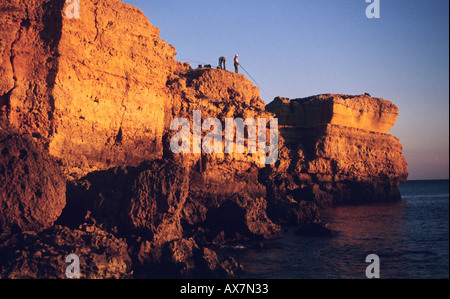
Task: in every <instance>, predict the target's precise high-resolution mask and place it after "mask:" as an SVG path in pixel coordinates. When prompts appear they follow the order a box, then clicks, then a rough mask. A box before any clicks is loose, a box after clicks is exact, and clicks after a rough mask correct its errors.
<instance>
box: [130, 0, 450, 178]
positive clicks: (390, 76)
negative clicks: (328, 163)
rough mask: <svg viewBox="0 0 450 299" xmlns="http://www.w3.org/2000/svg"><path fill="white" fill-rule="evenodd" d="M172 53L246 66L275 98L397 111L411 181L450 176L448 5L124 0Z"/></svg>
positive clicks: (434, 0)
mask: <svg viewBox="0 0 450 299" xmlns="http://www.w3.org/2000/svg"><path fill="white" fill-rule="evenodd" d="M125 2H126V3H129V4H132V5H134V6H136V7H138V8H140V9H141V10H142V11H143V12H144V13H145V15H146V16H147V17H148V18H149V19H150V22H151V23H152V24H153V25H155V26H156V27H158V28H160V29H161V38H162V39H164V40H165V41H166V42H168V43H169V44H172V45H174V46H175V48H176V49H177V52H178V55H177V57H176V59H177V60H178V61H182V62H186V61H188V62H190V63H191V65H192V66H194V67H195V66H196V65H197V64H200V63H203V64H212V65H217V64H218V62H217V59H218V57H219V56H221V55H225V56H227V57H228V63H227V64H228V68H230V69H231V68H232V58H233V56H234V54H236V53H238V54H239V57H240V62H241V63H242V65H243V67H244V68H245V69H246V70H247V71H248V72H249V73H250V74H251V76H252V77H253V78H254V79H255V80H256V81H257V83H258V84H259V85H260V86H261V87H262V88H263V90H264V92H263V91H261V97H262V98H263V99H264V100H265V101H266V103H269V102H270V101H272V100H273V98H274V97H275V96H283V97H288V98H299V97H306V96H310V95H316V94H321V93H343V94H361V93H365V92H368V93H370V94H371V95H372V96H375V97H381V98H384V99H386V100H390V101H392V102H394V103H395V104H396V105H397V106H399V108H400V117H399V120H398V122H397V124H396V126H395V127H394V129H393V130H392V131H391V132H390V133H391V134H392V135H394V136H396V137H398V138H399V139H400V142H401V143H402V144H403V146H404V154H405V156H406V159H407V160H408V163H409V170H410V179H442V178H444V179H448V177H449V1H448V0H427V1H426V0H408V1H406V0H380V3H381V18H380V19H368V18H367V17H366V14H365V11H366V7H367V6H368V5H369V4H367V3H366V2H365V0H278V1H275V0H270V1H269V0H240V1H237V0H226V1H217V0H189V1H186V0H164V1H148V0H147V1H144V0H125Z"/></svg>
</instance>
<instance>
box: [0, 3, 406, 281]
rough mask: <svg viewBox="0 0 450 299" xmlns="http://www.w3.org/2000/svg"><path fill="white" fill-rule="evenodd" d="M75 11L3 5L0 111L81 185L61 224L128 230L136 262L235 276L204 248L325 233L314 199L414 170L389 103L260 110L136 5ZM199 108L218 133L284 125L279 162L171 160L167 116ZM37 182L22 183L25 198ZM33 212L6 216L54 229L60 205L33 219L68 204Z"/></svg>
mask: <svg viewBox="0 0 450 299" xmlns="http://www.w3.org/2000/svg"><path fill="white" fill-rule="evenodd" d="M65 7H66V4H65V1H64V0H37V1H31V0H20V1H19V0H5V1H2V3H0V11H1V13H2V18H1V20H0V34H1V35H0V56H2V61H1V63H0V114H1V115H4V116H6V117H7V119H8V121H9V122H10V123H12V124H15V125H16V126H17V127H18V128H19V129H20V130H21V131H22V132H28V133H29V134H30V135H32V136H33V137H34V138H35V140H36V141H37V142H39V143H40V144H42V145H44V146H45V149H46V151H48V152H49V153H50V154H51V155H53V156H54V157H57V158H58V159H59V162H60V163H61V164H62V166H63V169H64V171H65V174H66V175H67V177H68V178H69V179H71V181H69V182H68V189H67V195H68V198H67V199H68V204H67V206H66V208H65V210H64V213H63V215H62V216H61V217H60V218H59V220H58V223H59V224H63V225H66V226H68V227H70V228H71V229H73V230H75V229H76V228H77V227H78V226H79V225H80V224H82V223H85V222H89V221H90V222H93V223H98V224H99V225H102V226H104V227H105V229H107V230H108V231H109V230H111V231H114V232H115V234H116V235H120V236H125V237H126V238H127V242H128V244H130V248H129V250H130V254H131V255H132V256H131V257H132V259H133V262H134V263H135V265H134V266H137V265H139V266H149V265H151V266H155V265H160V266H161V265H168V268H169V269H172V270H173V271H174V272H175V273H177V274H180V275H188V276H189V275H195V273H199V272H197V270H200V269H201V271H200V272H203V273H205V271H206V273H211V272H214V271H218V272H222V273H229V274H231V273H232V272H234V271H238V270H239V268H240V267H239V266H238V265H236V263H234V262H233V260H227V261H225V262H222V263H219V261H218V259H217V256H216V255H215V253H214V252H213V251H211V250H210V249H208V246H209V245H214V244H223V243H225V242H227V241H228V240H230V239H231V240H247V239H250V240H255V239H256V240H260V239H268V238H274V237H277V236H279V234H280V231H281V230H280V226H279V225H278V224H277V223H281V224H284V225H295V226H297V225H300V227H302V228H303V229H307V231H309V232H311V231H315V232H316V233H323V230H321V228H320V227H317V226H316V225H315V224H317V223H320V215H319V210H318V206H319V205H320V206H322V205H327V204H333V203H343V202H345V203H347V202H361V201H374V200H380V199H396V198H399V192H398V184H399V183H400V182H402V181H404V180H405V179H406V177H407V165H406V161H405V159H404V157H403V156H402V147H401V145H400V143H399V141H398V140H397V139H396V138H395V137H392V136H390V135H387V134H385V133H386V132H388V131H389V130H390V129H391V128H392V126H393V125H394V123H395V121H396V119H397V117H398V108H397V107H396V106H395V105H394V104H392V103H390V102H388V101H384V100H382V99H377V98H372V97H370V96H369V95H364V96H345V95H319V96H315V97H310V98H305V99H297V100H292V101H289V100H287V99H282V98H278V99H276V100H275V101H274V102H273V103H271V104H269V105H268V106H267V109H265V107H264V106H265V105H264V102H263V101H262V100H261V98H260V96H259V90H258V88H256V87H255V86H254V85H253V84H252V83H251V82H250V81H249V80H247V79H246V78H245V76H243V75H239V74H234V73H232V72H228V71H224V70H213V69H209V68H204V69H199V70H192V69H190V67H189V65H188V64H182V63H180V62H177V61H175V59H174V57H175V55H176V52H175V49H174V48H173V47H172V46H170V45H168V44H167V43H166V42H165V41H163V40H161V39H160V38H159V29H157V28H156V27H154V26H152V25H151V24H150V22H149V21H148V20H147V18H146V17H145V16H144V14H143V13H142V12H141V11H140V10H138V9H136V8H134V7H132V6H130V5H127V4H124V3H122V2H120V1H117V0H85V1H83V2H82V5H81V16H82V17H81V18H79V19H69V18H68V17H67V16H66V15H65V13H64V8H65ZM195 110H200V111H201V114H202V120H205V119H207V118H217V119H219V120H220V121H221V123H222V124H224V122H225V119H227V118H234V119H235V118H242V119H243V120H245V119H249V118H253V119H255V120H256V119H258V118H264V119H266V120H269V119H271V118H275V117H277V118H278V120H279V124H280V134H281V136H279V159H278V161H277V162H276V163H274V164H272V165H262V164H261V163H260V157H261V154H260V153H249V152H248V149H247V148H246V151H245V152H244V154H234V153H227V154H224V153H215V154H211V155H209V154H204V153H203V154H174V153H173V152H171V150H170V147H169V144H170V139H171V137H172V136H173V135H174V132H173V131H171V130H170V124H171V121H172V120H173V119H175V118H186V119H188V120H189V121H190V123H191V124H192V122H193V112H194V111H195ZM266 129H267V131H268V128H266ZM192 135H193V131H192V130H190V132H189V136H186V137H188V138H189V140H190V139H191V138H192ZM204 135H206V132H202V137H204ZM222 137H224V136H222ZM2 142H4V141H2ZM5 142H12V141H5ZM245 142H246V143H247V144H248V136H246V138H245ZM26 146H28V145H26ZM18 148H19V147H18ZM19 152H20V150H19ZM16 156H17V155H16ZM38 157H39V155H38ZM19 158H20V153H19ZM39 159H40V158H36V161H40V160H39ZM44 160H45V159H44ZM36 161H35V162H36ZM145 161H150V162H145ZM35 162H32V163H35ZM8 163H9V162H8ZM0 165H1V164H0ZM8 165H9V164H8ZM18 165H19V166H22V164H18ZM43 165H44V166H45V165H46V164H45V163H44V164H43ZM8 167H9V166H8ZM49 167H50V166H49ZM44 168H45V167H44ZM5 169H6V168H5ZM0 170H1V169H0ZM14 171H15V172H14V173H15V174H20V175H22V172H21V171H22V170H14ZM93 171H95V172H93ZM5 173H6V172H5ZM33 173H35V172H33ZM0 175H1V172H0ZM45 177H46V172H44V176H43V178H44V179H45ZM50 177H51V175H50ZM25 178H26V177H25ZM34 179H35V178H33V180H34ZM36 179H37V178H36ZM39 179H40V178H39ZM33 180H32V181H31V183H28V181H26V180H23V176H21V177H20V180H19V179H17V180H16V182H17V184H19V182H27V183H26V186H25V187H24V189H25V190H27V188H32V189H33V188H34V186H35V185H34V183H33V182H34V181H33ZM56 181H57V180H56ZM38 182H39V181H38ZM46 182H50V186H52V185H51V184H52V183H51V180H50V181H46ZM17 184H16V185H14V184H12V187H11V188H16V189H17V186H18V185H17ZM56 184H57V183H56ZM58 186H59V185H58ZM3 188H9V186H7V187H3ZM56 188H57V187H54V189H55V190H56ZM58 188H59V187H58ZM5 190H6V189H5ZM36 190H38V189H36ZM49 190H50V192H51V193H52V192H53V191H52V190H53V189H49ZM58 190H59V189H58ZM33 191H35V190H34V189H33ZM27 192H28V191H27ZM40 192H43V191H42V190H41V191H40ZM37 194H39V192H38V193H37ZM61 194H64V191H63V190H62V189H61ZM36 202H37V201H36ZM38 202H39V205H41V204H42V205H43V206H42V208H41V206H38V207H37V208H36V207H34V206H32V207H31V208H30V209H32V210H26V209H25V212H24V213H22V210H24V209H23V208H21V209H19V210H21V211H20V213H16V214H14V213H12V214H9V215H13V217H15V219H19V218H20V217H25V218H26V220H24V223H25V222H29V223H33V221H34V218H33V220H29V219H28V218H29V217H28V216H29V215H31V214H35V213H37V214H36V215H38V218H39V219H43V217H42V215H47V214H45V213H50V212H48V209H50V210H51V211H53V212H51V214H49V217H47V220H48V222H46V223H44V224H42V223H38V224H36V225H35V224H33V225H32V226H33V227H37V228H39V229H41V228H46V227H48V226H49V225H51V223H52V222H53V221H54V220H55V219H56V217H57V216H58V215H59V213H58V209H59V208H62V205H63V204H61V206H60V205H59V203H60V202H57V205H56V206H55V205H54V204H53V202H50V203H48V202H46V201H38ZM45 205H48V206H45ZM19 206H20V205H19ZM43 211H44V212H43ZM3 217H5V216H3ZM2 221H3V220H2ZM8 221H9V220H8ZM5 223H6V222H5ZM311 223H313V224H314V223H315V224H314V225H312V227H310V226H309V225H310V224H311ZM8 225H9V224H8ZM23 227H26V225H23ZM322 228H323V227H322ZM59 230H60V228H55V229H54V230H53V231H48V234H53V235H54V236H58V234H59V233H60V232H59ZM73 233H74V232H73V231H72V232H70V233H69V232H67V233H66V235H68V236H69V235H70V234H73ZM76 235H77V236H79V235H80V234H79V233H76ZM81 235H82V234H81ZM33 240H34V239H33ZM36 240H37V239H36ZM36 240H35V241H36ZM33 242H34V241H33ZM36 242H37V241H36ZM80 246H81V247H83V246H85V247H86V249H85V250H88V251H89V250H90V249H89V246H90V245H89V244H87V243H83V244H82V245H80ZM121 248H122V247H121ZM38 255H39V254H38ZM103 262H104V263H106V262H105V261H103ZM224 263H225V264H224ZM33 267H34V266H33ZM99 267H100V268H101V266H99ZM101 269H103V268H101ZM121 271H122V270H120V271H119V272H120V273H121V274H120V275H122V274H123V273H125V272H126V271H125V272H121ZM174 272H172V274H173V273H174ZM25 273H28V272H25ZM102 273H103V274H101V276H108V275H109V274H105V273H104V272H102Z"/></svg>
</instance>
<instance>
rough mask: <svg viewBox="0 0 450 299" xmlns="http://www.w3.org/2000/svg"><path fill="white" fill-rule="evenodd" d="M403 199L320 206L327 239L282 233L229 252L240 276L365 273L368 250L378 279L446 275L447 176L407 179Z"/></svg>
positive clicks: (358, 275) (346, 275)
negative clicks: (376, 261)
mask: <svg viewBox="0 0 450 299" xmlns="http://www.w3.org/2000/svg"><path fill="white" fill-rule="evenodd" d="M400 188H401V192H402V201H400V202H395V203H387V204H375V205H364V206H346V207H338V208H333V209H330V210H328V211H325V212H324V213H322V214H323V216H324V219H325V220H326V221H327V222H328V223H330V225H331V228H333V229H334V230H336V231H338V235H337V236H335V237H332V238H306V237H300V236H296V235H294V234H293V233H292V232H287V233H286V234H285V237H284V238H282V239H279V240H272V241H269V242H267V246H268V248H267V249H258V250H254V249H249V250H242V251H240V252H239V251H238V252H233V255H235V256H236V258H237V260H238V261H239V262H241V263H243V264H244V265H245V267H246V272H245V273H244V274H243V275H242V276H241V278H254V279H266V278H267V279H298V278H303V279H316V278H318V279H328V278H330V279H335V278H336V279H337V278H343V279H360V278H366V276H365V273H366V268H367V266H369V264H368V263H366V262H365V260H366V257H367V256H368V255H370V254H377V255H378V256H379V257H380V274H381V278H385V279H394V278H407V279H421V278H446V279H448V278H449V181H448V180H446V181H409V182H407V183H405V184H403V185H402V186H401V187H400Z"/></svg>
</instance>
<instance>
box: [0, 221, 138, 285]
mask: <svg viewBox="0 0 450 299" xmlns="http://www.w3.org/2000/svg"><path fill="white" fill-rule="evenodd" d="M71 254H76V255H78V257H79V260H80V278H82V279H123V278H131V277H132V275H133V273H132V271H131V259H130V257H129V255H128V253H127V244H126V242H125V241H124V240H121V239H117V238H116V237H114V236H113V235H111V234H109V233H106V232H105V231H103V230H102V229H100V228H98V227H96V226H94V225H83V226H81V227H80V228H79V229H75V230H70V229H68V228H67V227H62V226H54V227H52V228H51V229H49V230H46V231H43V232H42V233H39V234H36V233H23V234H20V235H16V236H14V237H13V238H9V239H6V240H2V242H1V245H0V277H1V278H3V279H6V278H7V279H66V278H67V276H66V269H67V267H68V266H69V265H70V263H66V257H67V256H69V255H71Z"/></svg>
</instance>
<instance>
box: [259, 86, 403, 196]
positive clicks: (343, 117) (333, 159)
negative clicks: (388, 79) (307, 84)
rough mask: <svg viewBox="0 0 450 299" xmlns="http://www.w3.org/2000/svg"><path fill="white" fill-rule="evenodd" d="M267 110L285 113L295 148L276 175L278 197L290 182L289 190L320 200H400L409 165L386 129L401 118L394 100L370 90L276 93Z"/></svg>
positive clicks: (285, 124) (282, 129) (284, 130)
mask: <svg viewBox="0 0 450 299" xmlns="http://www.w3.org/2000/svg"><path fill="white" fill-rule="evenodd" d="M337 103H338V104H337ZM267 110H268V111H271V112H274V113H276V114H277V116H278V117H279V118H280V120H281V121H280V122H281V123H282V126H280V133H281V135H282V136H283V137H284V139H285V141H286V147H287V148H289V150H290V161H291V165H290V168H289V170H288V171H287V172H285V173H280V172H278V173H276V174H273V173H272V174H271V175H272V176H271V178H270V182H269V184H271V185H272V186H273V188H274V189H277V188H278V190H276V191H275V192H274V193H275V194H276V195H277V196H278V195H279V193H280V192H279V191H280V190H279V188H280V186H282V185H284V184H288V185H289V187H287V188H286V190H287V192H288V194H289V195H292V196H294V197H295V196H302V197H304V198H312V199H313V201H315V202H316V203H318V204H319V205H329V204H333V203H334V204H336V203H359V202H371V201H380V200H398V199H400V193H399V191H398V186H399V184H400V183H402V182H405V181H406V179H407V176H408V169H407V162H406V160H405V158H404V157H403V153H402V152H403V147H402V145H401V144H400V142H399V140H398V139H397V138H395V137H393V136H392V135H389V134H387V132H388V131H389V130H390V129H391V128H392V126H393V125H394V123H395V121H396V119H397V117H398V108H397V107H396V106H395V105H394V104H392V103H391V102H389V101H385V100H383V99H378V98H372V97H369V96H367V95H364V96H342V95H329V94H328V95H319V96H315V97H309V98H304V99H296V100H292V101H290V100H288V99H283V98H277V99H275V100H274V102H272V103H271V104H269V105H267ZM308 114H311V115H312V116H306V115H308ZM277 191H278V192H277Z"/></svg>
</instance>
